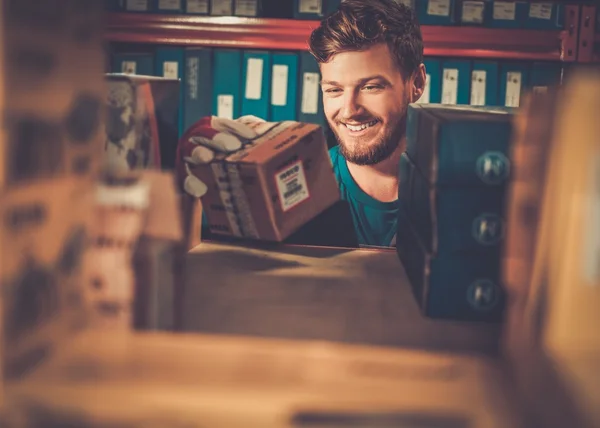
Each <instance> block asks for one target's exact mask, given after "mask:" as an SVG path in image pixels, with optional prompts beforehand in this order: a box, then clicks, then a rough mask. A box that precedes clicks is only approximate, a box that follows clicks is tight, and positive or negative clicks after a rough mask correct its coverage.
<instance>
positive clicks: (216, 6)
mask: <svg viewBox="0 0 600 428" xmlns="http://www.w3.org/2000/svg"><path fill="white" fill-rule="evenodd" d="M210 14H211V15H214V16H233V0H211V1H210Z"/></svg>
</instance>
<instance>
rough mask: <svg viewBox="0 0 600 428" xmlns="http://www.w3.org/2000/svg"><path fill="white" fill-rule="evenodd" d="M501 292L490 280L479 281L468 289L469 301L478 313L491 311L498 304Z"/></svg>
mask: <svg viewBox="0 0 600 428" xmlns="http://www.w3.org/2000/svg"><path fill="white" fill-rule="evenodd" d="M499 297H500V290H499V288H498V286H497V285H496V284H495V283H494V282H493V281H492V280H489V279H478V280H476V281H475V282H473V283H472V284H471V285H470V286H469V288H468V289H467V301H468V302H469V304H470V305H471V306H472V307H473V309H475V310H477V311H489V310H491V309H492V308H494V306H496V304H497V303H498V300H499Z"/></svg>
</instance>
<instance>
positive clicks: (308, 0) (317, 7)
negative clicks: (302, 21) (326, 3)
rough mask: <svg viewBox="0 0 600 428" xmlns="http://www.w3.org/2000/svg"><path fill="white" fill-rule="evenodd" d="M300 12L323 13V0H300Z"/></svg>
mask: <svg viewBox="0 0 600 428" xmlns="http://www.w3.org/2000/svg"><path fill="white" fill-rule="evenodd" d="M298 12H300V13H316V14H317V15H321V14H322V13H323V5H322V3H321V0H300V2H299V4H298Z"/></svg>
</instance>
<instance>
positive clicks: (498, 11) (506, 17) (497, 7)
mask: <svg viewBox="0 0 600 428" xmlns="http://www.w3.org/2000/svg"><path fill="white" fill-rule="evenodd" d="M516 16H517V4H516V3H515V2H508V1H495V2H494V19H497V20H500V21H514V20H515V19H516Z"/></svg>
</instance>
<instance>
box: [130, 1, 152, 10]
mask: <svg viewBox="0 0 600 428" xmlns="http://www.w3.org/2000/svg"><path fill="white" fill-rule="evenodd" d="M153 6H154V4H153V0H125V11H127V12H152V11H153V9H154V7H153Z"/></svg>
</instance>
